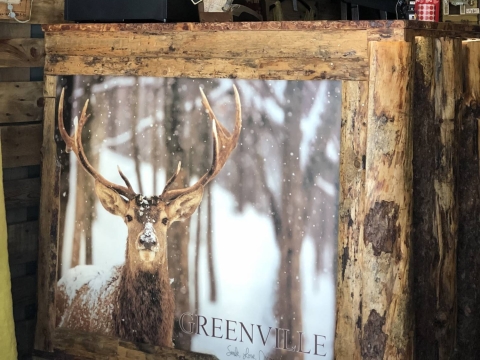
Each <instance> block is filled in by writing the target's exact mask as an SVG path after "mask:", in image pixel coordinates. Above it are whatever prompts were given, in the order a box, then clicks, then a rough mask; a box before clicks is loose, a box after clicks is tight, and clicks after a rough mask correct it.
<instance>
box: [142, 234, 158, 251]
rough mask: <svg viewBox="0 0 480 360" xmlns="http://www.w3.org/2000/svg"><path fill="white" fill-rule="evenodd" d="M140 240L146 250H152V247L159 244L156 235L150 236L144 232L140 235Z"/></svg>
mask: <svg viewBox="0 0 480 360" xmlns="http://www.w3.org/2000/svg"><path fill="white" fill-rule="evenodd" d="M139 242H140V245H141V246H142V247H143V248H144V249H145V250H152V248H153V247H155V246H156V245H157V238H156V237H155V236H148V235H145V234H142V235H141V236H140V239H139Z"/></svg>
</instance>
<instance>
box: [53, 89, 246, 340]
mask: <svg viewBox="0 0 480 360" xmlns="http://www.w3.org/2000/svg"><path fill="white" fill-rule="evenodd" d="M233 90H234V96H235V105H236V113H235V125H234V130H233V131H232V133H230V132H229V131H228V130H227V129H226V128H225V127H224V126H223V125H222V124H221V123H220V122H219V121H218V119H217V118H216V116H215V114H214V112H213V110H212V108H211V106H210V104H209V102H208V100H207V97H206V96H205V94H204V92H203V90H202V89H201V88H200V93H201V97H202V104H203V106H204V108H205V110H206V112H207V113H208V116H209V119H210V121H211V123H212V133H213V158H212V164H211V167H210V169H209V170H208V171H207V172H206V173H205V174H204V175H203V176H202V177H201V178H200V179H199V180H198V181H197V182H196V183H195V184H193V185H191V186H188V187H185V188H177V189H176V188H174V187H175V186H174V183H175V179H176V178H177V176H178V174H179V173H180V171H181V162H179V163H178V166H177V169H176V172H175V173H174V174H173V175H172V176H171V177H170V178H169V179H168V180H167V182H166V185H165V187H164V189H163V191H162V193H161V194H160V195H158V196H151V197H147V196H144V195H142V194H138V193H136V192H135V191H134V190H133V188H132V186H131V184H130V182H129V180H128V179H127V177H126V176H125V175H124V174H123V173H122V171H121V170H120V167H117V169H118V173H119V175H120V177H121V178H122V180H123V181H124V182H125V185H126V186H123V185H118V184H115V183H113V182H110V181H109V180H107V179H106V178H104V177H103V176H102V175H101V174H100V173H99V172H97V171H96V170H95V169H94V168H93V167H92V165H91V164H90V162H89V161H88V159H87V156H86V155H85V152H84V148H83V145H82V141H81V139H82V136H81V134H82V129H83V127H84V125H85V123H86V122H87V119H88V116H87V115H86V112H87V108H88V100H87V101H86V102H85V105H84V107H83V109H82V111H81V115H80V120H78V119H77V118H75V120H74V127H75V129H74V134H73V136H70V135H69V133H68V132H67V130H66V129H65V125H64V122H63V103H64V89H63V90H62V92H61V95H60V100H59V107H58V127H59V132H60V135H61V137H62V139H63V140H64V142H65V144H66V151H67V152H69V151H73V152H74V154H75V155H76V158H77V160H78V163H79V164H80V165H81V167H82V168H83V169H84V170H85V171H86V172H87V173H88V174H90V175H91V176H92V177H93V178H94V184H95V185H94V191H95V194H96V196H97V197H98V199H99V200H100V203H101V204H102V206H103V207H104V209H105V210H106V211H108V212H109V213H111V214H113V215H116V216H120V217H121V218H122V219H123V220H124V222H125V224H126V226H127V231H128V235H127V245H126V252H125V263H124V264H123V265H119V266H115V267H113V268H111V269H102V268H99V267H98V266H95V265H79V266H76V267H74V268H72V269H69V270H68V271H67V272H66V273H65V275H63V276H62V278H61V279H60V280H58V282H57V288H56V294H55V301H56V309H57V313H56V324H57V327H62V328H69V329H72V330H79V331H85V332H93V333H99V334H103V335H110V336H115V337H118V338H121V339H124V340H127V341H132V342H141V343H148V344H152V345H158V346H167V347H172V346H174V344H173V342H172V338H173V325H174V310H175V303H174V295H173V291H172V288H171V283H170V278H169V274H168V261H167V230H168V228H169V227H170V226H171V225H172V224H173V223H174V222H176V221H185V220H186V219H188V218H189V217H190V216H191V215H192V214H193V213H194V212H195V210H196V209H197V208H198V206H199V205H200V203H201V201H202V196H203V192H204V189H205V187H206V186H207V184H208V183H210V182H211V181H212V180H213V179H214V178H215V177H216V176H217V175H218V173H219V172H220V170H221V169H222V168H223V167H224V165H225V163H226V162H227V160H228V158H229V157H230V155H231V153H232V151H233V150H234V149H235V147H236V146H237V143H238V138H239V136H240V131H241V127H242V116H241V104H240V96H239V94H238V91H237V88H236V87H235V85H234V86H233Z"/></svg>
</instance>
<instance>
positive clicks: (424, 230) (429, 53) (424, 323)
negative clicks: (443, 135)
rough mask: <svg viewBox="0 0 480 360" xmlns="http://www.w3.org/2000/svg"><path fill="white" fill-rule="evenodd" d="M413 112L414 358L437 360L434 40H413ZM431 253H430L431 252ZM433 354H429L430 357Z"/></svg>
mask: <svg viewBox="0 0 480 360" xmlns="http://www.w3.org/2000/svg"><path fill="white" fill-rule="evenodd" d="M415 47H416V51H415V52H416V59H415V61H416V63H415V87H414V100H413V109H414V110H413V112H414V114H415V116H414V118H413V151H414V152H413V198H414V199H415V201H414V204H413V223H412V228H413V230H414V231H413V234H412V246H413V259H414V283H415V287H414V289H415V292H414V296H415V300H414V304H415V354H416V355H417V356H426V357H427V358H428V356H437V358H438V352H437V351H432V350H433V349H436V348H437V345H436V339H435V327H434V326H432V319H433V318H434V315H433V312H431V310H432V309H435V308H436V303H435V300H436V297H437V294H436V292H435V288H436V287H435V283H433V284H432V283H431V277H432V273H433V271H432V267H433V263H434V262H435V260H434V257H438V242H437V239H436V237H434V235H433V232H432V227H433V218H434V215H435V214H434V212H433V211H432V209H434V207H435V205H434V204H435V189H434V187H433V178H434V172H435V162H436V159H435V156H434V152H435V146H434V143H435V132H434V129H435V101H434V94H435V78H434V72H435V39H434V38H426V37H425V38H424V37H417V38H416V39H415ZM430 248H431V249H432V250H431V249H430ZM430 351H432V353H430Z"/></svg>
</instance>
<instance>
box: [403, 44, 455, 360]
mask: <svg viewBox="0 0 480 360" xmlns="http://www.w3.org/2000/svg"><path fill="white" fill-rule="evenodd" d="M416 41H417V43H416V44H417V52H416V53H417V63H416V71H415V72H416V74H415V78H416V85H415V100H414V113H415V114H416V116H415V121H414V124H413V126H414V134H415V135H414V149H415V153H414V160H413V164H414V165H413V166H414V179H415V181H414V189H413V194H414V199H415V203H414V208H413V219H414V220H413V229H414V235H413V241H412V242H413V247H414V251H413V253H414V267H415V270H416V271H415V284H416V286H415V309H416V311H415V315H416V318H415V322H416V325H415V327H416V341H415V342H416V344H415V352H416V356H417V358H422V359H450V358H451V356H452V355H453V352H454V349H455V327H456V257H457V256H456V255H457V253H456V249H457V241H456V240H457V225H458V223H457V217H458V216H457V204H456V199H455V177H454V170H455V169H456V162H457V156H456V145H455V123H457V122H458V116H459V114H460V108H459V107H460V98H461V96H462V90H463V85H462V79H461V76H462V72H461V67H462V62H461V40H460V39H434V40H432V39H426V38H417V40H416ZM432 323H435V324H436V326H435V327H432Z"/></svg>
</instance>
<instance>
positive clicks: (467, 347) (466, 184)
mask: <svg viewBox="0 0 480 360" xmlns="http://www.w3.org/2000/svg"><path fill="white" fill-rule="evenodd" d="M463 60H464V64H463V69H464V81H465V86H464V88H465V93H464V105H465V111H464V114H463V117H461V118H460V121H459V126H458V129H457V143H458V164H459V166H458V176H457V182H456V185H457V199H458V258H457V261H458V266H457V282H458V283H457V291H458V313H457V316H458V322H457V348H458V353H459V354H458V355H459V356H458V359H462V360H471V359H472V360H473V359H478V356H479V354H480V342H479V341H478V339H479V338H480V252H479V249H480V163H479V129H480V126H479V119H480V107H479V102H480V43H478V42H466V43H464V45H463Z"/></svg>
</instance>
